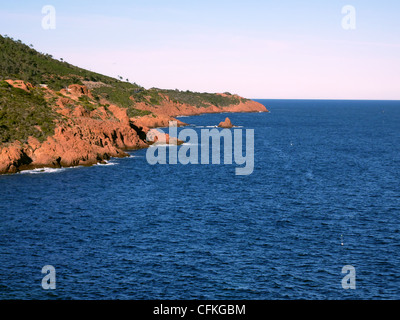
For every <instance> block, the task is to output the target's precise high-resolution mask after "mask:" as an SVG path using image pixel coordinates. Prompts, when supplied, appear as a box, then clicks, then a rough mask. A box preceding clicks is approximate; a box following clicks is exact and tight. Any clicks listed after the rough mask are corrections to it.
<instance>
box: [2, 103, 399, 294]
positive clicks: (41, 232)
mask: <svg viewBox="0 0 400 320" xmlns="http://www.w3.org/2000/svg"><path fill="white" fill-rule="evenodd" d="M257 101H259V102H261V103H263V104H264V105H265V106H266V107H267V108H268V109H269V110H270V112H269V113H232V114H206V115H201V116H193V117H181V118H179V119H180V120H181V121H183V122H185V123H187V124H189V126H188V127H186V129H193V130H195V131H196V132H199V136H200V131H201V130H204V129H205V128H209V129H210V130H211V127H213V126H215V125H217V124H218V123H219V122H221V121H223V120H225V118H226V117H229V118H230V119H231V121H232V123H233V124H234V125H236V126H237V128H233V129H231V130H242V132H243V143H244V142H245V141H246V140H245V138H244V134H245V132H246V130H252V131H253V132H254V149H252V150H254V170H253V171H252V173H251V174H248V175H237V174H235V169H236V168H237V167H238V165H237V164H236V163H235V162H233V163H232V164H229V163H223V162H222V161H221V163H220V164H215V163H211V162H210V164H182V163H179V162H178V163H177V164H172V163H166V164H155V165H152V164H149V161H148V160H147V152H148V150H137V151H130V152H129V154H130V157H127V158H122V159H111V160H110V161H109V162H108V163H106V164H99V165H95V166H92V167H74V168H62V169H49V168H46V169H40V170H39V169H36V170H30V171H25V172H21V173H18V174H14V175H2V176H0V221H1V222H0V299H1V300H8V299H23V300H31V299H35V300H36V299H38V300H48V299H63V300H64V299H65V300H69V299H73V300H75V299H79V300H116V299H118V300H150V299H177V300H179V299H196V300H197V299H212V300H219V299H224V300H225V299H229V300H230V299H232V300H236V299H238V300H239V299H244V300H297V299H307V300H353V299H357V300H359V299H361V300H392V299H400V280H399V279H400V260H399V258H400V185H399V183H400V152H399V151H400V101H355V100H354V101H353V100H346V101H345V100H257ZM183 129H184V128H179V129H178V130H183ZM165 130H167V129H165ZM221 143H222V139H221ZM200 144H201V142H199V145H200ZM184 145H185V144H184ZM184 145H183V146H184ZM183 146H175V147H174V146H172V147H165V148H166V149H168V150H167V151H168V152H171V150H173V148H182V147H183ZM199 150H200V148H199ZM222 150H223V149H222ZM175 151H176V150H175ZM244 152H245V149H244V148H243V154H244ZM48 266H51V267H52V270H53V271H54V272H53V273H52V274H51V276H52V277H53V278H52V279H53V280H54V281H53V282H52V283H53V285H54V287H50V288H49V287H48V286H47V288H46V284H47V285H49V284H50V280H49V279H50V278H49V275H50V273H48V272H50V271H48V270H49V267H48Z"/></svg>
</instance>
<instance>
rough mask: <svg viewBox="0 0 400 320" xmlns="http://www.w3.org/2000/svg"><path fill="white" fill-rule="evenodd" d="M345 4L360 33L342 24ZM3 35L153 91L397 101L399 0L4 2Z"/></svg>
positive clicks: (0, 19) (1, 11) (1, 10)
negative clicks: (48, 9)
mask: <svg viewBox="0 0 400 320" xmlns="http://www.w3.org/2000/svg"><path fill="white" fill-rule="evenodd" d="M44 5H53V6H54V7H55V9H56V29H55V30H44V29H43V28H42V18H43V17H44V15H43V14H42V13H41V10H42V7H43V6H44ZM344 5H352V6H354V7H355V9H356V18H357V20H356V29H355V30H344V29H343V28H342V26H341V21H342V18H343V16H344V15H343V14H342V13H341V9H342V7H343V6H344ZM0 33H1V34H3V35H4V34H7V35H9V36H11V37H13V38H14V39H20V40H22V41H23V42H25V43H27V44H31V43H32V44H33V45H34V47H35V48H36V49H37V50H39V51H41V52H46V53H50V54H52V55H53V56H54V57H56V58H64V59H65V60H66V61H68V62H70V63H72V64H75V65H78V66H81V67H84V68H88V69H91V70H93V71H97V72H100V73H104V74H107V75H110V76H114V77H116V76H117V75H122V76H123V77H124V78H129V80H130V81H132V82H137V83H138V84H141V85H143V86H145V87H147V88H148V87H153V86H154V87H160V88H172V89H175V88H178V89H181V90H186V89H189V90H194V91H207V92H224V91H230V92H232V93H238V94H240V95H243V96H246V97H249V98H291V99H295V98H299V99H302V98H323V99H400V89H399V84H400V1H397V0H382V1H376V0H372V1H369V0H348V1H342V0H330V1H323V0H318V1H317V0H314V1H313V0H308V1H294V0H293V1H292V0H280V1H277V0H271V1H268V0H264V1H260V0H258V1H257V0H248V1H232V0H231V1H225V0H214V1H209V0H201V1H180V0H175V1H149V0H147V1H127V0H114V1H102V0H97V1H75V0H70V1H52V0H48V1H26V0H19V1H8V2H5V3H4V1H2V4H1V6H0Z"/></svg>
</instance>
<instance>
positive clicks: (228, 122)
mask: <svg viewBox="0 0 400 320" xmlns="http://www.w3.org/2000/svg"><path fill="white" fill-rule="evenodd" d="M218 127H219V128H228V129H229V128H233V124H232V122H231V119H229V118H226V119H225V121H222V122H220V124H219V125H218Z"/></svg>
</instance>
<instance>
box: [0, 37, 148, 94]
mask: <svg viewBox="0 0 400 320" xmlns="http://www.w3.org/2000/svg"><path fill="white" fill-rule="evenodd" d="M6 79H12V80H24V81H27V82H30V83H32V84H33V85H34V86H38V85H39V84H47V85H48V87H49V88H51V89H53V90H57V91H58V90H60V89H62V88H64V87H67V86H68V85H70V84H82V81H94V82H102V83H104V84H106V85H112V86H114V87H115V88H116V89H124V88H125V87H130V88H132V89H135V88H141V87H140V86H138V85H137V84H132V83H126V82H122V81H120V80H117V79H115V78H112V77H108V76H104V75H101V74H98V73H95V72H92V71H89V70H85V69H82V68H78V67H75V66H73V65H71V64H69V63H67V62H65V61H59V60H56V59H53V57H52V56H51V55H49V54H43V53H40V52H37V51H36V50H35V49H33V47H32V46H27V45H25V44H23V43H22V42H21V41H20V40H17V41H15V40H14V39H12V38H9V37H3V36H1V35H0V80H6Z"/></svg>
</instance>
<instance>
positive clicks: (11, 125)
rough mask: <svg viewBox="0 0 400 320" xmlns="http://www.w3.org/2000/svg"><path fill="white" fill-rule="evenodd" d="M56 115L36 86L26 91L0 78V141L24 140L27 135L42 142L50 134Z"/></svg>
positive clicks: (52, 131) (52, 130)
mask: <svg viewBox="0 0 400 320" xmlns="http://www.w3.org/2000/svg"><path fill="white" fill-rule="evenodd" d="M56 118H57V114H56V113H55V112H54V111H53V110H52V108H51V107H50V106H49V105H48V104H47V102H46V100H45V99H44V98H43V94H42V92H41V91H40V90H39V89H33V90H31V92H26V91H24V90H22V89H18V88H13V87H12V86H10V85H9V84H8V83H7V82H5V81H0V143H6V142H12V141H15V140H19V141H21V142H25V141H26V140H27V139H28V137H29V136H33V137H35V138H38V139H39V141H44V140H45V138H46V137H47V136H48V135H52V134H53V133H54V128H55V122H54V120H55V119H56Z"/></svg>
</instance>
